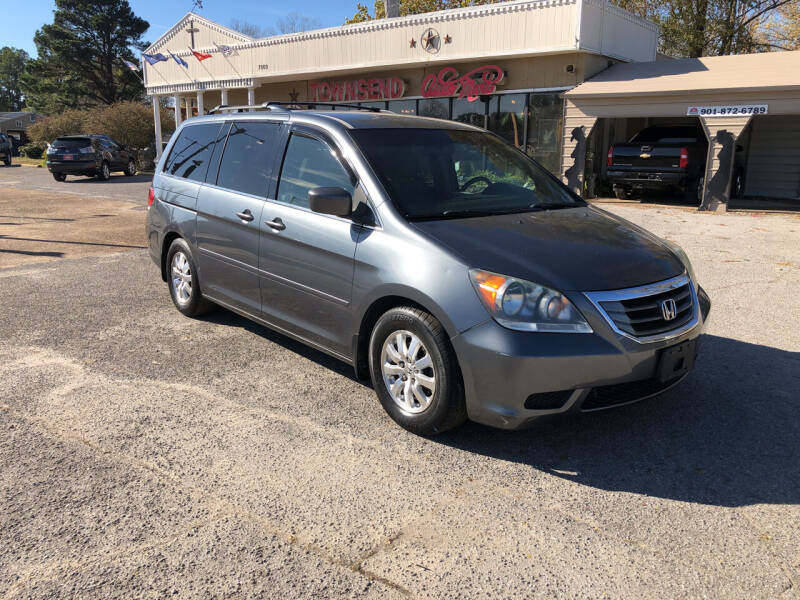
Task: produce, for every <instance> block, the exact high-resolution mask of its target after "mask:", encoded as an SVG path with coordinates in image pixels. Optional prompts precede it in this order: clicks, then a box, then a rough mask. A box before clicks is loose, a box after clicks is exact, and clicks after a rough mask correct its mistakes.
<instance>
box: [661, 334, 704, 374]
mask: <svg viewBox="0 0 800 600" xmlns="http://www.w3.org/2000/svg"><path fill="white" fill-rule="evenodd" d="M696 356H697V340H688V341H686V342H682V343H680V344H677V345H676V346H670V347H669V348H665V349H664V350H662V351H661V356H660V357H659V359H658V368H657V370H656V376H657V377H658V380H659V381H660V382H661V383H667V382H668V381H672V380H674V379H677V378H678V377H683V376H684V375H686V373H688V372H689V371H691V370H692V368H693V367H694V360H695V357H696Z"/></svg>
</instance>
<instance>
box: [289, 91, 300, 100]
mask: <svg viewBox="0 0 800 600" xmlns="http://www.w3.org/2000/svg"><path fill="white" fill-rule="evenodd" d="M299 97H300V92H298V91H297V90H296V89H294V88H292V91H291V92H289V101H290V102H297V99H298V98H299Z"/></svg>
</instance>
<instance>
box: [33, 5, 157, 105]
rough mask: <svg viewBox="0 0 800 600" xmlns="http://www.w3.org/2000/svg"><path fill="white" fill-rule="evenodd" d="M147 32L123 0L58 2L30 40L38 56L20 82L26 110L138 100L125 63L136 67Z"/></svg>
mask: <svg viewBox="0 0 800 600" xmlns="http://www.w3.org/2000/svg"><path fill="white" fill-rule="evenodd" d="M149 27H150V25H149V23H148V22H147V21H145V20H144V19H140V18H139V17H137V16H136V15H135V14H134V13H133V11H132V10H131V7H130V5H129V4H128V1H127V0H56V10H55V11H54V14H53V23H52V24H48V25H45V26H43V27H42V28H41V29H40V30H39V31H37V32H36V35H35V36H34V42H35V43H36V48H37V50H38V53H39V57H38V58H37V59H36V60H32V61H30V64H29V67H28V72H27V73H26V76H25V77H24V80H23V89H24V92H25V94H26V96H27V98H28V105H29V106H32V107H33V108H36V109H37V110H41V111H43V112H48V113H50V112H57V111H59V110H63V108H71V107H80V106H87V105H92V104H113V103H114V102H119V101H123V100H139V99H141V98H142V95H143V93H144V90H143V87H142V83H141V82H140V81H139V79H138V78H137V77H136V75H135V74H134V73H133V72H132V71H130V69H128V68H127V67H126V66H125V65H124V63H123V62H122V60H123V59H125V60H130V61H133V62H137V57H136V56H135V55H134V52H133V49H138V50H143V49H144V48H146V47H147V43H146V42H144V41H143V40H142V36H143V35H144V33H145V32H146V31H147V29H148V28H149Z"/></svg>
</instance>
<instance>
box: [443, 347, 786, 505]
mask: <svg viewBox="0 0 800 600" xmlns="http://www.w3.org/2000/svg"><path fill="white" fill-rule="evenodd" d="M799 413H800V352H787V351H784V350H779V349H776V348H771V347H769V346H759V345H756V344H749V343H746V342H740V341H737V340H732V339H728V338H723V337H717V336H711V335H705V336H703V338H702V342H701V355H700V357H698V361H697V365H696V367H695V371H694V372H693V373H692V374H691V375H690V376H689V378H687V380H686V381H684V382H683V383H682V384H680V385H679V386H677V387H676V388H674V389H673V390H670V391H669V392H666V393H665V394H663V395H661V396H657V397H655V398H652V399H650V400H645V401H643V402H641V403H639V404H635V405H632V406H629V407H622V408H619V409H616V410H609V411H607V412H603V413H593V414H587V415H582V416H579V417H575V418H563V419H560V420H554V421H549V422H543V423H540V424H537V425H536V426H534V427H533V428H531V429H528V430H523V431H517V432H500V431H497V430H494V429H490V428H487V427H482V426H479V425H475V424H469V425H468V426H467V427H464V428H462V429H459V430H456V431H453V432H448V433H445V434H443V435H441V436H438V437H436V438H434V440H435V441H437V442H441V443H443V444H446V445H449V446H452V447H455V448H459V449H461V450H464V451H467V452H475V453H478V454H482V455H486V456H491V457H493V458H498V459H501V460H505V461H511V462H515V463H520V464H525V465H529V466H531V467H533V468H536V469H539V470H542V471H546V472H548V473H551V474H553V475H556V476H558V477H562V478H565V479H569V480H571V481H574V482H576V483H579V484H582V485H586V486H590V487H594V488H598V489H603V490H609V491H623V492H631V493H635V494H643V495H647V496H655V497H659V498H668V499H673V500H682V501H686V502H697V503H701V504H710V505H719V506H744V505H751V504H759V503H769V504H784V503H785V504H794V503H798V502H800V470H798V466H797V465H798V461H799V460H800V418H798V414H799Z"/></svg>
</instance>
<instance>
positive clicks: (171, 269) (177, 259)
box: [166, 238, 214, 317]
mask: <svg viewBox="0 0 800 600" xmlns="http://www.w3.org/2000/svg"><path fill="white" fill-rule="evenodd" d="M166 265H167V285H168V286H169V295H170V297H171V298H172V302H173V304H175V308H177V309H178V310H179V311H180V312H181V313H183V314H184V315H186V316H187V317H199V316H200V315H204V314H206V313H207V312H209V311H210V310H211V309H212V308H213V306H214V305H213V304H211V302H209V301H208V300H206V299H205V298H203V293H202V292H201V291H200V283H199V281H198V279H197V267H196V266H195V262H194V257H193V256H192V251H191V250H190V249H189V244H187V243H186V242H185V241H184V240H183V239H181V238H178V239H176V240H175V241H173V242H172V244H171V245H170V247H169V250H168V251H167V262H166ZM186 283H188V289H187V286H186V285H181V284H186Z"/></svg>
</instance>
